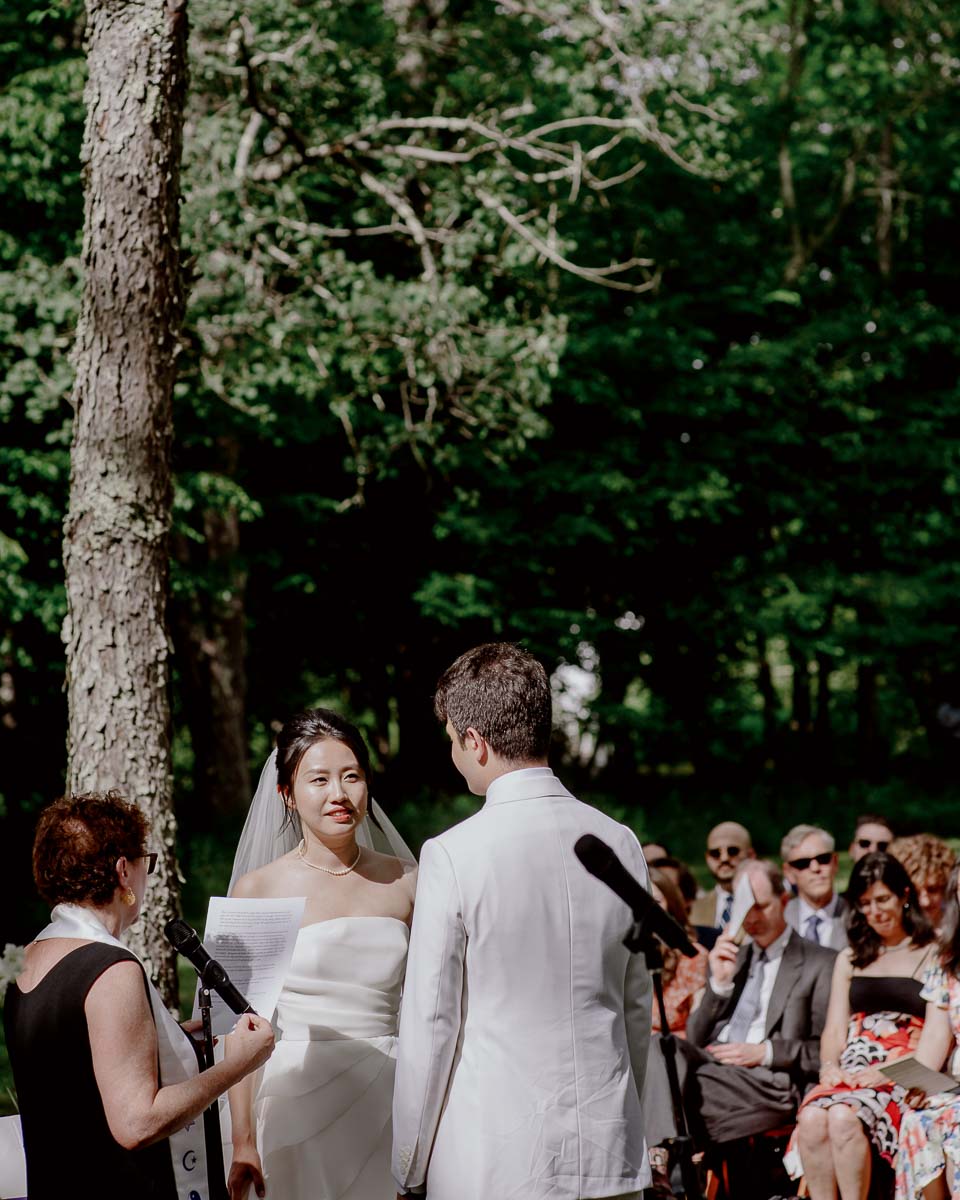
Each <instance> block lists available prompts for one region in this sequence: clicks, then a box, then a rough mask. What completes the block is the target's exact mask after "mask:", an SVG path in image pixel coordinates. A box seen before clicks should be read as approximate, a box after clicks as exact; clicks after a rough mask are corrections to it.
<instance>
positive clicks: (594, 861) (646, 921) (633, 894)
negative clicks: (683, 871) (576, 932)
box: [573, 833, 697, 958]
mask: <svg viewBox="0 0 960 1200" xmlns="http://www.w3.org/2000/svg"><path fill="white" fill-rule="evenodd" d="M573 852H574V854H575V855H576V856H577V858H579V859H580V862H581V863H582V864H583V865H584V866H585V867H586V869H587V870H588V871H589V872H590V874H591V875H593V876H594V877H595V878H597V879H599V880H600V881H601V882H602V883H605V884H606V885H607V887H608V888H610V890H611V891H613V892H616V894H617V895H618V896H619V897H620V899H621V900H622V901H623V902H624V904H626V905H627V906H628V907H629V908H630V910H631V911H632V913H633V919H634V921H636V922H637V924H638V925H641V926H644V927H645V928H646V929H648V930H649V931H650V932H651V933H655V934H656V935H657V937H658V938H659V939H660V940H661V941H662V942H665V943H666V945H668V946H672V947H673V948H674V949H675V950H679V951H681V953H683V954H685V955H686V956H687V958H696V956H697V952H696V950H695V949H694V948H693V944H692V943H691V941H690V939H689V938H688V937H687V935H686V933H685V932H684V930H683V927H682V926H680V925H678V924H677V922H676V921H675V920H674V919H673V917H671V916H670V914H669V913H666V912H664V911H663V909H662V908H661V907H660V905H659V904H658V903H657V902H656V900H654V898H653V897H652V896H651V895H650V893H649V892H648V891H647V890H646V888H644V887H642V886H641V885H640V884H639V883H638V882H637V880H636V879H634V877H633V876H632V875H631V874H630V872H629V871H628V870H627V868H626V867H625V866H624V865H623V863H622V862H621V861H620V859H619V858H617V856H616V854H614V852H613V851H612V850H611V849H610V847H609V846H608V845H607V843H606V842H602V841H601V840H600V838H598V837H594V836H593V834H592V833H585V834H584V835H583V837H580V838H577V841H576V844H575V845H574V847H573Z"/></svg>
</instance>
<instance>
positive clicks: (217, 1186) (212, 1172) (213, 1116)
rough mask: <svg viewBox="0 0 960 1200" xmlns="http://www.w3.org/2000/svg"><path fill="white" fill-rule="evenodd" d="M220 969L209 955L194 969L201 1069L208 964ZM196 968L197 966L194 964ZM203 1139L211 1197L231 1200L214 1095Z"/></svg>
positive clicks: (205, 1052) (208, 1047)
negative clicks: (198, 1017) (208, 957)
mask: <svg viewBox="0 0 960 1200" xmlns="http://www.w3.org/2000/svg"><path fill="white" fill-rule="evenodd" d="M211 967H213V968H214V970H215V971H222V970H223V968H222V967H221V966H220V964H219V963H218V962H217V961H216V959H210V961H209V962H208V963H207V964H206V966H205V967H204V969H203V971H197V978H198V979H199V981H200V988H199V992H198V996H199V1001H200V1019H201V1021H202V1022H203V1036H202V1038H201V1040H200V1041H196V1040H195V1039H193V1038H191V1041H192V1042H193V1048H194V1051H195V1053H196V1055H197V1061H198V1062H199V1064H200V1070H201V1071H209V1070H210V1068H211V1067H212V1066H213V1026H212V1025H211V1022H210V1005H211V1002H212V997H211V995H210V988H209V987H208V986H207V984H208V982H209V980H208V978H207V977H208V976H209V974H210V968H211ZM194 970H196V968H194ZM203 1141H204V1145H205V1146H206V1150H207V1186H208V1188H209V1190H210V1200H230V1197H229V1193H228V1192H227V1181H226V1178H225V1176H224V1171H223V1136H222V1134H221V1132H220V1102H219V1099H218V1098H216V1097H215V1098H214V1100H213V1103H212V1104H210V1105H209V1106H208V1107H207V1108H205V1109H204V1110H203Z"/></svg>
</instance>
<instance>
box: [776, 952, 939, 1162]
mask: <svg viewBox="0 0 960 1200" xmlns="http://www.w3.org/2000/svg"><path fill="white" fill-rule="evenodd" d="M920 989H921V984H920V980H918V979H905V978H904V977H903V976H901V975H855V976H854V977H853V979H851V981H850V1010H851V1016H850V1024H849V1025H848V1027H847V1042H846V1045H845V1046H844V1048H843V1052H842V1053H841V1055H840V1064H839V1065H840V1067H841V1068H842V1069H843V1070H844V1071H863V1070H865V1069H866V1068H867V1067H877V1066H879V1065H880V1064H881V1063H885V1062H893V1061H894V1060H895V1059H898V1058H903V1057H904V1056H905V1055H908V1054H912V1053H913V1052H914V1050H915V1049H916V1047H917V1042H919V1040H920V1031H921V1030H922V1029H923V1015H924V1012H925V1011H926V1005H925V1003H924V1001H923V1000H922V999H921V996H920ZM905 1095H906V1092H905V1091H904V1090H903V1088H901V1087H898V1086H897V1085H896V1084H894V1083H892V1082H891V1083H888V1084H880V1085H878V1086H877V1087H851V1086H850V1085H849V1084H839V1085H837V1086H831V1085H827V1084H819V1085H818V1086H817V1087H815V1088H813V1089H812V1090H811V1091H809V1092H808V1093H807V1095H806V1096H805V1097H804V1100H803V1103H802V1104H801V1106H800V1108H801V1110H802V1109H804V1108H807V1107H809V1106H812V1105H815V1106H816V1107H818V1108H831V1107H832V1106H833V1105H834V1104H846V1105H848V1106H849V1107H850V1108H852V1109H853V1111H854V1112H855V1113H856V1115H857V1117H858V1118H859V1120H860V1122H861V1124H862V1125H863V1126H864V1133H866V1135H867V1137H868V1139H869V1140H870V1143H871V1145H872V1146H873V1148H874V1149H875V1150H876V1152H877V1153H878V1154H879V1155H880V1157H881V1158H882V1159H884V1161H885V1162H887V1163H890V1164H891V1165H892V1164H893V1161H894V1158H895V1157H896V1153H897V1145H898V1142H899V1138H900V1121H901V1115H902V1109H901V1102H902V1100H903V1098H904V1096H905ZM784 1165H785V1166H786V1168H787V1172H788V1174H789V1175H790V1177H791V1178H792V1179H799V1178H800V1176H801V1175H802V1174H803V1165H802V1163H801V1161H800V1155H799V1152H798V1148H797V1135H796V1132H794V1135H793V1137H792V1138H791V1139H790V1145H789V1147H788V1148H787V1153H786V1155H785V1156H784Z"/></svg>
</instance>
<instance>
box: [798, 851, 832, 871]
mask: <svg viewBox="0 0 960 1200" xmlns="http://www.w3.org/2000/svg"><path fill="white" fill-rule="evenodd" d="M832 862H833V851H832V850H824V852H823V853H822V854H811V856H810V857H809V858H790V859H787V866H788V867H793V869H794V870H795V871H805V870H806V869H807V868H808V867H809V866H810V864H811V863H819V864H820V866H821V867H826V866H828V865H829V864H830V863H832Z"/></svg>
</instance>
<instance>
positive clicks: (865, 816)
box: [849, 813, 902, 863]
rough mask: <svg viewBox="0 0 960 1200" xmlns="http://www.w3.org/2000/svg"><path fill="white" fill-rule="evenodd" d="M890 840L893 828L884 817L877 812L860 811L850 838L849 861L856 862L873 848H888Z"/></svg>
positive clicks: (891, 839) (870, 852)
mask: <svg viewBox="0 0 960 1200" xmlns="http://www.w3.org/2000/svg"><path fill="white" fill-rule="evenodd" d="M892 841H893V830H892V829H891V828H890V822H889V821H888V820H887V819H886V817H881V816H878V815H877V813H861V814H860V816H859V817H857V823H856V825H854V827H853V837H852V838H851V839H850V850H849V854H850V862H851V863H858V862H859V861H860V859H861V858H863V856H864V855H865V854H872V853H873V852H874V850H884V851H885V850H888V849H889V848H890V843H891V842H892ZM894 857H897V856H896V855H894ZM901 861H902V859H901Z"/></svg>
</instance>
